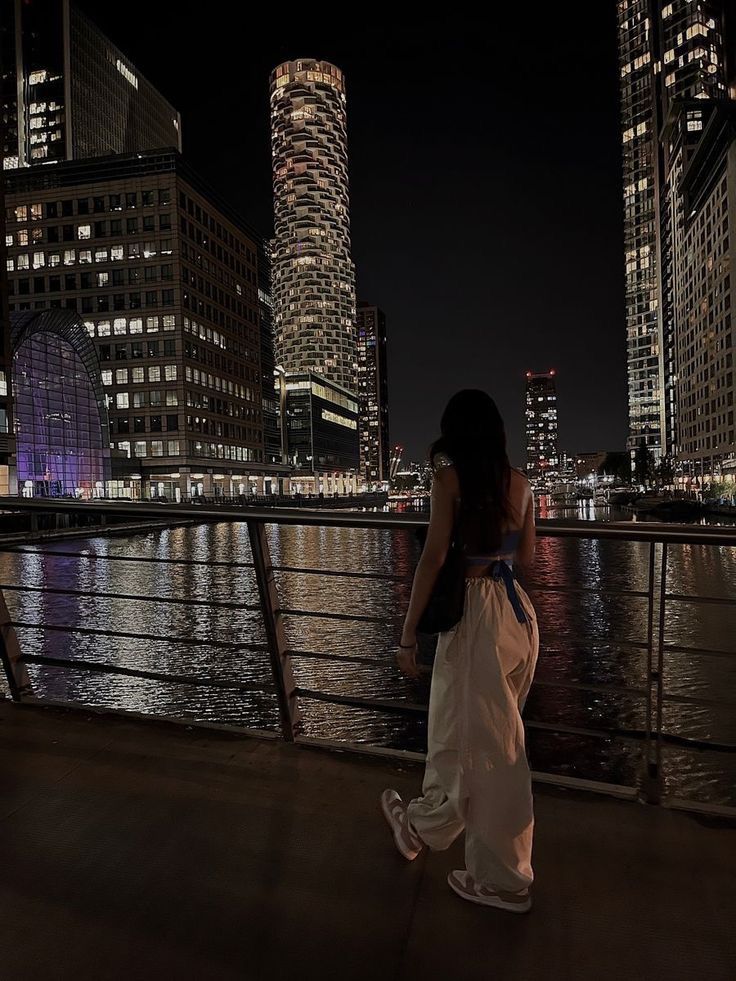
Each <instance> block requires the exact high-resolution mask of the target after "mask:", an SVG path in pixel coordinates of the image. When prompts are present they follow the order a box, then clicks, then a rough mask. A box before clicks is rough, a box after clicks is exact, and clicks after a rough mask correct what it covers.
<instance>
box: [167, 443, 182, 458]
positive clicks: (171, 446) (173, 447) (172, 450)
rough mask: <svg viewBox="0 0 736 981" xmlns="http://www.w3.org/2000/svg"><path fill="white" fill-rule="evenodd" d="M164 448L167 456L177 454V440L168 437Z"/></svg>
mask: <svg viewBox="0 0 736 981" xmlns="http://www.w3.org/2000/svg"><path fill="white" fill-rule="evenodd" d="M166 449H167V452H168V455H169V456H179V453H180V451H179V440H178V439H170V440H169V441H168V442H167V444H166Z"/></svg>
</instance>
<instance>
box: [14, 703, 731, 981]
mask: <svg viewBox="0 0 736 981" xmlns="http://www.w3.org/2000/svg"><path fill="white" fill-rule="evenodd" d="M420 775H421V774H420V770H419V769H417V768H416V767H413V766H405V767H399V766H397V765H396V764H393V763H390V762H386V761H374V760H371V759H363V758H360V757H355V756H351V755H347V754H337V753H327V752H321V751H316V750H310V749H305V748H296V747H293V746H287V745H284V744H282V743H278V742H270V741H261V740H255V739H248V738H238V737H234V736H228V735H224V734H213V733H210V732H205V731H203V730H188V729H186V728H184V727H174V726H166V725H160V724H156V723H143V722H135V721H129V720H126V719H121V718H115V717H99V716H94V715H91V714H90V715H88V714H86V713H85V714H82V713H75V712H65V711H60V710H51V709H40V708H32V707H27V706H21V707H16V706H13V705H11V704H10V703H8V702H0V978H2V979H3V981H31V979H33V981H35V979H39V981H40V979H44V981H46V979H53V981H57V979H67V978H68V979H77V981H78V979H86V978H90V979H94V981H105V979H111V981H112V979H126V981H144V979H146V981H147V979H167V981H168V979H176V981H188V979H192V981H195V979H196V981H208V979H218V981H219V979H238V981H244V979H251V978H254V979H261V978H263V979H282V978H284V979H286V978H301V979H311V978H321V979H333V978H335V979H338V978H340V979H345V981H352V979H363V978H365V979H376V981H386V979H414V978H417V979H419V978H421V979H423V981H426V979H434V978H448V979H452V981H465V979H484V981H489V979H508V981H511V979H517V978H518V979H524V981H536V979H544V981H556V979H560V981H563V979H564V981H571V979H572V981H576V979H588V978H590V979H596V981H606V979H616V981H620V979H627V981H630V979H647V981H648V979H653V981H654V979H657V981H659V979H666V981H679V979H682V981H693V979H702V981H720V979H723V981H726V979H728V981H731V978H732V977H733V965H734V963H736V932H735V931H734V929H733V922H734V913H735V912H736V905H735V897H734V883H735V882H736V847H734V845H735V844H736V835H735V834H734V831H733V829H731V828H729V827H728V826H726V825H724V824H723V823H715V822H712V821H706V820H699V819H696V818H693V817H691V816H688V815H685V814H681V813H674V812H668V811H666V810H662V809H658V808H653V807H644V806H641V805H635V804H631V803H625V802H619V801H615V800H612V799H608V798H604V797H599V796H594V795H583V794H579V793H571V792H562V791H552V790H539V791H538V793H537V838H536V853H535V864H536V871H537V883H536V884H535V889H534V901H535V907H534V910H533V911H532V913H531V914H529V915H528V916H525V917H521V916H513V915H510V914H506V913H501V912H496V911H492V910H486V909H481V908H477V907H474V906H471V905H469V904H467V903H463V902H462V901H461V900H459V899H458V898H456V897H455V896H454V894H452V893H451V892H450V890H449V889H448V888H447V886H446V884H445V876H446V874H447V871H448V870H449V869H451V868H455V867H458V866H460V865H461V864H462V849H461V846H460V845H459V843H458V845H457V846H455V847H453V849H451V850H450V851H449V852H447V853H444V854H437V855H428V856H426V857H421V858H420V859H419V860H417V861H416V862H415V863H414V864H407V863H405V862H404V861H403V860H402V859H401V858H400V857H399V856H398V855H397V854H396V853H395V851H394V850H393V847H392V845H391V842H390V838H389V835H388V832H387V829H386V828H385V826H384V824H383V822H382V819H381V817H380V814H379V811H378V804H377V798H378V795H379V793H380V791H381V790H382V789H383V788H384V787H385V786H396V787H397V788H398V789H399V790H400V791H402V792H404V793H406V794H412V793H414V792H416V790H417V789H418V787H419V783H420Z"/></svg>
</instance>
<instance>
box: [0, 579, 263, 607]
mask: <svg viewBox="0 0 736 981" xmlns="http://www.w3.org/2000/svg"><path fill="white" fill-rule="evenodd" d="M0 589H7V590H9V591H10V592H15V593H49V594H50V595H52V596H79V597H81V598H83V599H113V600H132V601H134V602H140V603H171V604H172V605H174V606H206V607H208V608H211V609H223V610H242V611H244V612H245V613H260V610H261V608H260V606H256V605H254V604H247V603H232V602H230V601H228V600H208V599H179V597H178V596H142V595H141V594H139V593H91V592H90V591H89V590H86V589H69V588H64V589H61V588H59V587H56V586H24V585H13V584H10V583H0Z"/></svg>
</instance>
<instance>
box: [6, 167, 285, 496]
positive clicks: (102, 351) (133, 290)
mask: <svg viewBox="0 0 736 981" xmlns="http://www.w3.org/2000/svg"><path fill="white" fill-rule="evenodd" d="M5 176H6V212H5V216H6V220H7V239H6V241H7V243H8V261H7V264H8V270H9V278H10V306H11V310H15V311H24V310H26V311H27V310H44V309H51V310H58V309H66V310H72V311H74V312H75V313H77V314H78V315H79V317H80V318H81V320H82V321H83V322H84V324H85V327H86V329H87V331H88V333H89V336H90V338H92V339H93V341H94V344H95V347H96V350H97V353H98V357H99V360H100V365H101V377H102V383H103V385H104V388H105V392H106V394H107V399H108V401H109V405H110V441H111V444H112V449H113V454H112V462H113V480H112V484H111V493H112V495H113V496H117V495H124V496H133V497H138V496H158V495H163V496H165V497H167V498H169V499H172V500H173V499H178V498H180V497H186V496H189V495H194V496H196V495H197V494H204V495H207V496H210V495H211V496H218V495H221V496H231V495H238V494H242V493H249V492H251V491H264V492H269V491H272V490H276V489H281V488H280V486H279V485H278V481H279V479H280V478H281V477H282V476H283V474H284V472H285V468H284V467H282V466H281V465H280V463H279V464H278V465H273V466H270V465H269V464H268V462H267V461H266V460H265V453H264V421H263V404H262V390H261V386H262V384H263V371H264V364H265V361H264V362H262V359H261V353H262V350H263V348H262V345H264V344H265V341H266V338H264V337H263V334H262V321H261V310H262V304H263V303H265V302H266V299H265V296H264V297H263V298H262V297H261V296H260V295H259V289H261V288H262V286H264V285H267V275H266V276H265V279H264V278H263V276H262V274H263V270H262V269H261V268H260V267H259V262H261V261H262V259H263V250H262V248H261V244H260V242H259V239H258V237H257V236H256V235H255V233H253V232H252V231H251V230H250V228H249V227H248V226H247V224H246V223H244V222H243V221H242V219H241V218H240V217H239V216H238V215H237V214H235V213H234V212H232V211H231V210H230V209H229V207H228V206H227V205H226V204H225V203H224V202H222V201H220V200H219V198H218V197H217V195H216V194H215V193H214V192H213V191H212V190H211V189H210V188H208V187H207V185H206V184H204V183H203V182H202V181H201V180H200V179H199V178H198V177H197V175H196V174H195V173H194V172H193V171H192V170H191V169H190V168H189V167H188V166H186V165H185V164H184V163H183V161H182V159H181V157H180V156H179V155H178V154H177V153H175V152H151V153H136V154H130V155H127V156H118V157H108V158H99V159H91V160H86V161H79V162H77V161H71V162H62V163H59V164H57V165H56V166H55V167H53V168H47V167H42V168H26V169H23V170H17V171H14V172H6V175H5ZM264 261H265V260H264ZM268 357H269V352H268V351H266V360H268ZM267 372H268V374H269V376H270V384H271V390H273V355H272V353H271V354H270V362H269V364H268V365H267Z"/></svg>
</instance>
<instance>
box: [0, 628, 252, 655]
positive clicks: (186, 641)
mask: <svg viewBox="0 0 736 981" xmlns="http://www.w3.org/2000/svg"><path fill="white" fill-rule="evenodd" d="M9 626H11V627H15V628H16V629H22V630H39V631H42V632H43V631H45V630H50V631H52V632H55V633H62V634H82V636H85V637H87V636H89V637H121V638H123V639H124V640H151V641H155V642H164V643H166V644H183V645H184V646H188V647H214V648H216V649H217V650H227V651H252V652H253V653H258V654H260V653H263V652H264V651H266V650H267V647H266V645H265V644H248V643H240V642H239V643H233V642H232V641H227V640H205V639H204V638H199V637H172V636H162V635H161V634H148V633H145V634H144V633H134V632H130V631H125V630H104V629H103V628H102V627H76V626H71V625H70V624H57V623H28V622H27V621H25V620H14V621H13V622H12V623H10V624H9Z"/></svg>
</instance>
